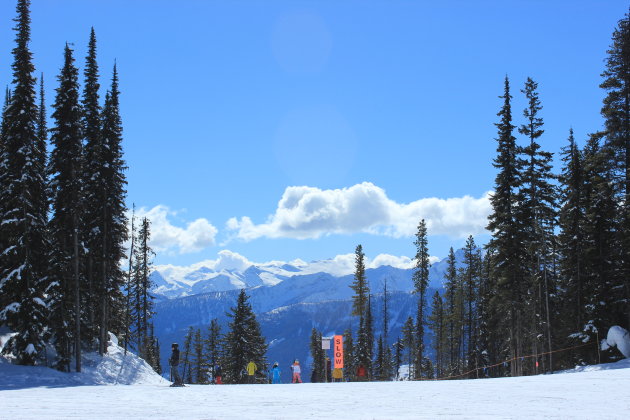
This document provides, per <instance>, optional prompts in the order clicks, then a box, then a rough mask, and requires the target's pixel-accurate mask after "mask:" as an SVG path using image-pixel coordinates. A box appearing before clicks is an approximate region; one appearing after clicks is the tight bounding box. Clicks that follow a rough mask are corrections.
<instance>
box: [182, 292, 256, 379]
mask: <svg viewBox="0 0 630 420" xmlns="http://www.w3.org/2000/svg"><path fill="white" fill-rule="evenodd" d="M227 315H228V317H229V318H230V319H231V320H230V321H229V323H228V331H227V333H225V334H223V333H222V332H221V326H220V325H219V323H218V321H217V319H216V318H215V319H213V320H212V321H211V322H210V325H209V326H208V328H207V331H205V334H204V332H202V330H201V329H199V328H198V329H195V328H193V327H189V329H188V333H187V334H186V337H185V338H184V345H183V347H182V350H181V353H180V370H181V371H180V375H181V377H182V379H183V381H184V382H185V383H189V384H210V383H215V372H216V368H217V367H218V366H220V367H221V371H222V375H221V377H222V378H221V380H222V383H226V384H241V383H247V375H246V374H244V370H245V367H246V366H247V364H248V363H249V362H250V361H253V362H254V363H255V364H256V366H257V367H258V372H260V373H264V372H266V371H267V358H266V353H267V347H268V346H267V344H266V342H265V338H264V337H263V336H262V333H261V330H260V324H259V323H258V321H257V320H256V315H255V314H254V311H253V309H252V306H251V304H250V303H249V296H247V294H246V293H245V290H241V291H240V293H239V295H238V298H237V301H236V306H235V307H232V308H230V312H229V313H228V314H227Z"/></svg>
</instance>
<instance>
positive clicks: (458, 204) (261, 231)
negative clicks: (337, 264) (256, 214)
mask: <svg viewBox="0 0 630 420" xmlns="http://www.w3.org/2000/svg"><path fill="white" fill-rule="evenodd" d="M489 197H490V193H489V192H488V193H486V194H484V196H482V197H480V198H474V197H471V196H468V195H466V196H464V197H455V198H446V199H443V198H423V199H420V200H417V201H414V202H411V203H408V204H404V203H403V204H401V203H397V202H395V201H393V200H391V199H390V198H388V197H387V194H386V193H385V190H383V189H382V188H380V187H378V186H376V185H374V184H372V183H370V182H364V183H362V184H357V185H353V186H352V187H349V188H343V189H336V190H321V189H319V188H314V187H306V186H302V187H287V188H286V189H285V191H284V194H283V195H282V198H281V199H280V201H279V202H278V207H277V208H276V211H275V213H274V214H272V215H270V216H269V217H268V219H267V221H266V222H265V223H261V224H255V223H254V222H253V221H252V220H251V218H249V217H247V216H244V217H241V218H240V219H237V218H231V219H229V220H228V222H227V228H228V230H231V231H233V232H234V236H236V237H237V238H240V239H243V240H245V241H251V240H254V239H257V238H261V237H267V238H296V239H308V238H318V237H321V236H323V235H330V234H352V233H361V232H364V233H372V234H377V235H386V236H392V237H396V238H398V237H406V236H413V235H414V234H415V232H416V230H417V227H418V223H419V221H420V219H425V220H426V222H427V229H428V232H429V235H448V236H450V237H453V238H463V237H466V236H468V235H475V234H479V233H482V232H484V229H485V227H486V225H487V223H488V215H489V214H490V211H491V206H490V201H489Z"/></svg>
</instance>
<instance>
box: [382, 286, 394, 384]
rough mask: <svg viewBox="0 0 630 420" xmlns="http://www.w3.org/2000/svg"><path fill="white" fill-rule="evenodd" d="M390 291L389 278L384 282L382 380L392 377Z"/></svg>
mask: <svg viewBox="0 0 630 420" xmlns="http://www.w3.org/2000/svg"><path fill="white" fill-rule="evenodd" d="M388 333H389V292H388V291H387V279H385V282H384V283H383V335H382V340H383V345H382V347H383V361H382V366H381V373H382V374H381V377H382V380H385V381H388V380H390V379H391V377H392V351H391V348H390V346H389V340H388V337H389V335H388Z"/></svg>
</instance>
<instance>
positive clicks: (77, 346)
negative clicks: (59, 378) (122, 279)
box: [72, 212, 81, 372]
mask: <svg viewBox="0 0 630 420" xmlns="http://www.w3.org/2000/svg"><path fill="white" fill-rule="evenodd" d="M72 219H73V220H72V224H73V225H74V226H73V230H72V240H73V245H74V256H73V266H74V267H73V268H74V330H75V331H74V334H75V337H74V355H75V358H76V371H77V372H81V284H80V282H79V234H78V230H79V222H78V220H77V214H76V212H75V213H74V215H73V218H72Z"/></svg>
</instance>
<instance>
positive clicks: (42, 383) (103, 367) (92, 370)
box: [0, 334, 169, 418]
mask: <svg viewBox="0 0 630 420" xmlns="http://www.w3.org/2000/svg"><path fill="white" fill-rule="evenodd" d="M11 335H12V334H6V335H1V336H0V348H1V346H3V345H4V344H5V343H6V342H7V341H8V338H9V337H10V336H11ZM29 346H31V345H30V344H29ZM27 351H28V349H27ZM83 356H84V357H83V358H82V369H81V372H80V373H76V372H73V373H63V372H59V371H57V370H54V369H50V368H47V367H45V366H16V365H12V364H11V363H9V361H7V359H5V358H3V357H0V407H3V406H4V405H3V403H2V401H3V397H5V394H6V392H7V390H18V389H22V390H30V391H33V390H34V389H44V388H47V387H48V388H49V387H61V388H65V389H67V388H68V387H75V386H82V385H93V386H98V385H132V384H133V385H137V384H143V385H153V386H159V385H161V386H166V385H168V384H169V382H168V381H166V380H165V379H163V378H162V377H161V376H159V375H158V374H157V373H155V372H154V371H153V369H152V368H151V367H150V366H149V365H148V364H147V363H146V362H145V361H144V360H142V359H140V358H139V357H138V356H136V355H135V354H133V353H131V352H128V353H127V354H126V355H125V352H124V350H123V349H122V348H120V347H118V345H117V340H116V339H115V337H114V336H113V335H112V334H110V341H109V343H108V347H107V353H106V354H105V355H103V356H102V357H101V356H100V355H99V354H97V353H86V354H84V355H83ZM73 367H74V365H73ZM14 417H19V418H21V417H22V416H14ZM0 418H5V415H4V414H3V412H2V408H0Z"/></svg>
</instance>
